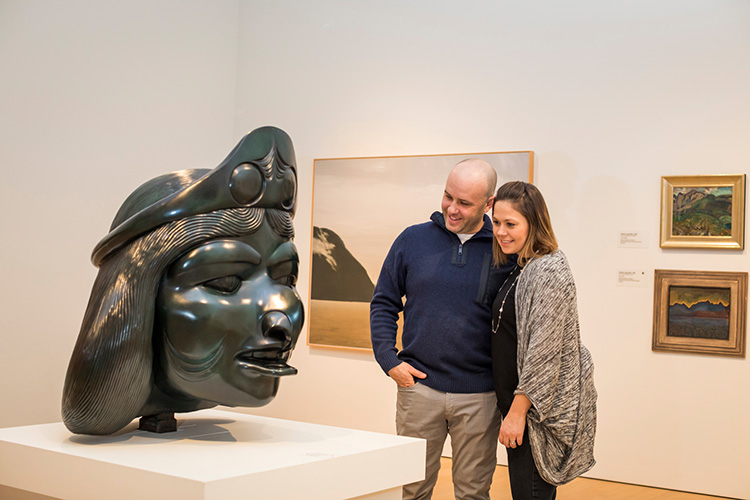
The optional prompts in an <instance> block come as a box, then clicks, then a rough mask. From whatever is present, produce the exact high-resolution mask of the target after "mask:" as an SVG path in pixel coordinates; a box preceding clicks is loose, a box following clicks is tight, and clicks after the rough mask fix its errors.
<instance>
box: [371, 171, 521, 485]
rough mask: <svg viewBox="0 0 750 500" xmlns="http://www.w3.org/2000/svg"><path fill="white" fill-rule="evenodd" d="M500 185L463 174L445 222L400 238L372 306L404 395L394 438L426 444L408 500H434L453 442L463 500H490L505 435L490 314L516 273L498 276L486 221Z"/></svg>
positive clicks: (454, 180) (440, 216)
mask: <svg viewBox="0 0 750 500" xmlns="http://www.w3.org/2000/svg"><path fill="white" fill-rule="evenodd" d="M496 184H497V174H496V173H495V170H494V169H493V168H492V166H491V165H489V164H488V163H487V162H485V161H483V160H478V159H467V160H464V161H462V162H460V163H459V164H457V165H456V166H455V167H454V168H453V170H452V171H451V173H450V174H449V175H448V179H447V180H446V183H445V191H444V193H443V200H442V203H441V208H442V212H435V213H433V214H432V217H431V218H430V222H425V223H423V224H418V225H416V226H411V227H408V228H406V229H405V230H404V231H403V232H402V233H401V234H400V235H399V237H398V238H397V239H396V241H395V242H394V243H393V245H392V246H391V249H390V251H389V252H388V256H387V257H386V259H385V262H384V263H383V268H382V270H381V272H380V277H379V278H378V283H377V285H376V287H375V292H374V294H373V297H372V302H371V303H370V333H371V338H372V346H373V351H374V353H375V359H376V360H377V362H378V363H379V364H380V366H381V368H382V369H383V371H384V372H385V373H386V374H387V375H388V376H389V377H391V379H393V381H394V382H395V383H396V385H397V386H398V398H397V404H396V429H397V431H398V433H399V434H400V435H402V436H411V437H418V438H423V439H426V440H427V462H426V470H425V479H424V480H423V481H419V482H416V483H412V484H408V485H406V486H405V487H404V498H405V499H429V498H431V497H432V490H433V488H434V486H435V482H436V481H437V475H438V471H439V470H440V455H441V452H442V449H443V445H444V443H445V439H446V436H447V435H448V434H450V436H451V445H452V448H453V484H454V489H455V496H456V499H457V500H475V499H489V498H490V496H489V490H490V484H491V483H492V474H493V473H494V471H495V467H496V465H497V459H496V450H497V436H498V433H499V428H500V412H499V410H498V407H497V399H496V396H495V392H494V386H493V380H492V359H491V354H490V351H491V349H490V346H491V338H490V336H491V326H490V304H491V300H492V298H493V297H492V294H493V293H494V292H497V290H498V288H499V286H500V283H502V280H504V279H505V278H506V277H507V275H508V274H509V272H510V269H511V268H512V264H510V265H509V266H508V267H507V268H503V269H497V268H492V266H491V263H492V237H493V236H492V224H491V222H490V219H489V217H487V216H486V215H485V214H486V213H487V212H488V211H489V210H490V208H492V202H493V197H492V195H493V193H494V191H495V185H496ZM404 297H406V301H405V303H404V301H403V298H404ZM401 311H403V313H404V329H403V337H402V345H403V348H402V349H401V350H400V351H399V350H398V349H397V348H396V333H397V325H396V321H397V319H398V315H399V313H400V312H401Z"/></svg>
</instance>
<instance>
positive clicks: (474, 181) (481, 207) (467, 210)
mask: <svg viewBox="0 0 750 500" xmlns="http://www.w3.org/2000/svg"><path fill="white" fill-rule="evenodd" d="M491 206H492V203H491V199H488V198H487V183H486V181H484V180H483V179H479V178H477V177H475V176H469V175H465V174H464V173H462V172H460V171H455V170H454V171H453V172H451V174H450V175H449V176H448V180H447V181H446V183H445V191H444V192H443V201H442V203H441V208H442V210H443V217H445V227H447V228H448V230H449V231H451V232H453V233H456V234H473V233H476V232H477V231H479V230H480V229H481V228H482V222H483V221H482V216H483V215H484V214H485V213H486V212H487V211H488V210H489V209H490V207H491Z"/></svg>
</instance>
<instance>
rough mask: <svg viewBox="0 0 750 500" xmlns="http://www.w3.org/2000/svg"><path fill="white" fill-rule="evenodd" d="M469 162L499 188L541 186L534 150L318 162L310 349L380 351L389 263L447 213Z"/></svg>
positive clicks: (314, 215) (325, 159)
mask: <svg viewBox="0 0 750 500" xmlns="http://www.w3.org/2000/svg"><path fill="white" fill-rule="evenodd" d="M465 158H481V159H483V160H486V161H487V162H489V163H490V165H492V166H493V167H494V168H495V170H496V171H497V173H498V185H499V184H502V183H504V182H507V181H514V180H523V181H528V182H531V181H532V180H533V174H534V169H533V167H534V153H533V152H531V151H520V152H499V153H471V154H447V155H426V156H383V157H367V158H323V159H316V160H315V161H314V168H313V209H312V225H313V239H312V257H311V263H312V264H311V277H310V294H309V297H310V303H309V304H308V308H307V313H308V314H307V317H308V325H309V326H308V338H307V343H308V345H311V346H323V347H338V348H349V349H362V350H371V349H372V345H371V343H370V299H371V298H372V292H373V290H374V288H375V283H376V282H377V279H378V275H379V273H380V268H381V266H382V265H383V261H384V260H385V256H386V254H387V253H388V250H389V249H390V247H391V244H392V243H393V241H394V240H395V239H396V237H397V236H398V235H399V234H400V233H401V231H403V230H404V229H405V228H406V227H408V226H411V225H414V224H419V223H421V222H426V221H428V220H429V218H430V215H431V214H432V212H435V211H439V210H440V201H441V199H442V196H443V190H444V188H445V180H446V178H447V177H448V173H449V172H450V170H451V169H452V168H453V166H454V165H455V164H456V163H458V162H459V161H461V160H463V159H465ZM400 328H401V327H400V324H399V330H400Z"/></svg>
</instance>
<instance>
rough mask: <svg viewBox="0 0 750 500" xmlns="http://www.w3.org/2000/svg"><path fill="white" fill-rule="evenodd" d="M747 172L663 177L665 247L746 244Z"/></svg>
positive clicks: (662, 227) (734, 246)
mask: <svg viewBox="0 0 750 500" xmlns="http://www.w3.org/2000/svg"><path fill="white" fill-rule="evenodd" d="M744 229H745V174H739V175H673V176H665V177H662V178H661V238H660V246H661V247H662V248H720V249H742V248H744V244H745V241H744Z"/></svg>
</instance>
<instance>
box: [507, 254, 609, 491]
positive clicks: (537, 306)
mask: <svg viewBox="0 0 750 500" xmlns="http://www.w3.org/2000/svg"><path fill="white" fill-rule="evenodd" d="M516 318H517V329H518V353H517V357H518V381H519V382H518V389H517V390H516V394H519V393H520V394H524V395H526V397H528V398H529V400H531V403H532V407H531V409H530V410H529V413H528V415H527V419H526V422H527V438H528V439H529V440H530V443H531V451H532V455H533V456H534V461H535V463H536V466H537V469H539V474H540V475H541V476H542V478H543V479H544V480H545V481H547V482H548V483H551V484H555V485H560V484H564V483H567V482H568V481H571V480H572V479H574V478H576V477H577V476H579V475H580V474H582V473H584V472H586V471H587V470H589V469H590V468H591V467H593V466H594V463H595V461H594V434H595V432H596V389H595V388H594V364H593V362H592V360H591V354H590V353H589V351H588V349H586V348H585V347H584V346H583V344H581V337H580V331H579V327H578V306H577V302H576V288H575V283H574V281H573V274H572V273H571V271H570V266H568V260H567V259H566V258H565V255H564V254H563V253H562V252H561V251H559V250H558V251H557V252H555V253H552V254H548V255H544V256H542V257H538V258H535V259H532V260H531V261H530V262H528V263H527V264H526V266H525V267H524V269H523V272H522V274H521V276H520V277H519V278H518V288H517V290H516Z"/></svg>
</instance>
